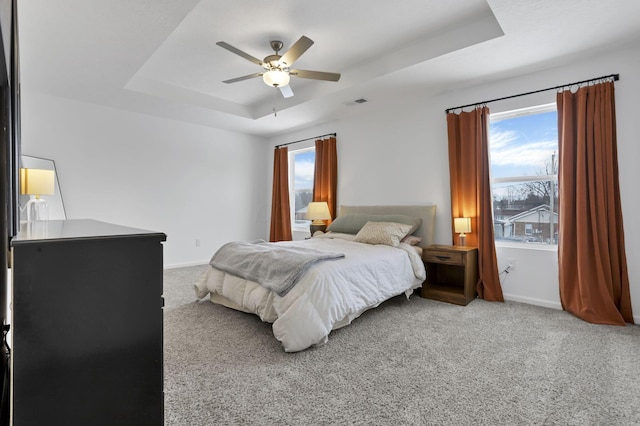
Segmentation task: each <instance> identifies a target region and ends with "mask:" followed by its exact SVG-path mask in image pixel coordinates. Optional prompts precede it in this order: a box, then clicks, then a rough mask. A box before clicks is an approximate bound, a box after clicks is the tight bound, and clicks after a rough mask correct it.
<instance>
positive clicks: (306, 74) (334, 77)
mask: <svg viewBox="0 0 640 426" xmlns="http://www.w3.org/2000/svg"><path fill="white" fill-rule="evenodd" d="M289 74H290V75H295V76H296V77H300V78H311V79H313V80H325V81H338V80H340V74H338V73H335V72H322V71H309V70H291V71H289Z"/></svg>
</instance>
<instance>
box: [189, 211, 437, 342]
mask: <svg viewBox="0 0 640 426" xmlns="http://www.w3.org/2000/svg"><path fill="white" fill-rule="evenodd" d="M435 210H436V206H435V205H423V206H340V210H339V214H338V217H337V218H336V220H335V221H334V222H333V223H332V224H331V225H330V226H329V228H328V229H327V232H326V233H316V234H314V236H313V238H310V239H306V240H302V241H287V242H278V243H264V242H261V241H255V242H249V243H242V242H237V244H241V246H240V247H239V249H240V250H243V248H244V247H245V246H247V245H250V244H255V245H257V246H259V247H261V248H260V250H262V247H264V248H265V249H266V248H272V249H274V250H283V251H284V253H285V255H282V254H281V253H277V254H276V255H274V257H273V258H271V259H270V260H269V261H266V262H265V263H271V262H272V260H273V259H274V258H278V257H280V258H287V257H288V256H287V255H286V253H288V252H289V251H292V252H297V251H304V252H305V253H307V252H312V253H319V254H325V255H326V256H324V257H326V259H321V260H320V261H317V260H315V259H314V260H312V261H309V263H308V265H307V266H305V267H304V268H297V269H302V271H301V272H300V273H299V275H297V276H296V278H295V284H294V285H292V286H288V285H287V286H285V287H287V288H284V289H283V288H282V286H278V282H277V280H272V281H271V282H270V283H266V282H263V283H262V284H258V281H260V282H262V281H263V280H262V279H261V278H260V277H258V278H256V276H254V275H252V274H251V273H249V272H247V273H246V274H242V273H238V272H237V270H234V265H233V264H232V263H231V264H229V262H227V263H220V262H221V259H224V256H222V251H223V249H224V248H225V246H226V245H225V246H223V247H221V249H220V250H218V252H216V254H215V255H214V256H213V257H212V260H211V262H210V266H209V268H207V270H206V271H205V272H203V274H202V275H201V276H200V278H199V279H198V281H197V282H196V283H195V285H194V290H195V294H196V296H197V297H198V298H199V299H203V298H205V297H208V298H209V300H210V301H211V302H213V303H216V304H220V305H223V306H226V307H228V308H231V309H235V310H239V311H243V312H248V313H252V314H255V315H258V316H259V317H260V319H261V320H262V321H265V322H269V323H272V328H273V334H274V336H275V338H276V339H277V340H279V341H280V342H281V343H282V345H283V347H284V350H285V351H286V352H296V351H301V350H304V349H306V348H308V347H310V346H319V345H322V344H325V343H326V342H327V340H328V336H329V334H330V333H331V331H332V330H335V329H338V328H340V327H344V326H346V325H348V324H350V323H351V322H352V321H353V320H354V319H356V318H357V317H359V316H360V315H361V314H362V313H363V312H365V311H366V310H368V309H372V308H375V307H377V306H378V305H380V304H381V303H382V302H384V301H385V300H388V299H389V298H392V297H394V296H397V295H400V294H403V293H404V294H405V295H406V296H407V298H409V296H411V294H412V293H413V291H414V290H415V289H416V288H419V287H420V286H421V285H422V283H423V282H424V280H425V276H426V271H425V269H424V264H423V262H422V260H421V256H420V254H421V248H420V247H421V246H427V245H430V244H432V243H433V234H434V225H435ZM371 222H373V223H371ZM401 222H405V223H401ZM345 231H347V232H345ZM405 233H407V235H406V236H404V234H405ZM230 244H231V243H230ZM233 244H236V243H235V242H234V243H233ZM266 245H269V246H270V247H266ZM250 248H251V247H249V249H250ZM235 249H238V247H234V250H235ZM229 250H230V249H229ZM241 254H242V253H241ZM292 256H294V255H292ZM239 259H240V261H239V264H240V265H242V266H240V267H239V268H240V269H242V268H244V265H243V264H242V263H243V262H242V259H244V254H242V256H240V257H239ZM245 263H246V264H247V265H249V266H250V265H253V264H254V263H255V262H252V261H249V262H245ZM214 265H215V266H214ZM229 265H230V266H231V268H230V269H228V267H229ZM236 269H237V268H236ZM230 271H231V272H230ZM254 273H255V272H254ZM296 273H297V272H296ZM241 275H246V276H244V277H243V276H241ZM267 275H268V276H269V277H270V278H271V277H272V274H271V272H268V273H265V276H267ZM278 279H280V278H278ZM287 279H288V276H287ZM282 280H284V278H283V279H282ZM264 281H267V280H266V278H265V280H264ZM274 282H275V284H274ZM272 285H275V286H276V287H273V286H272Z"/></svg>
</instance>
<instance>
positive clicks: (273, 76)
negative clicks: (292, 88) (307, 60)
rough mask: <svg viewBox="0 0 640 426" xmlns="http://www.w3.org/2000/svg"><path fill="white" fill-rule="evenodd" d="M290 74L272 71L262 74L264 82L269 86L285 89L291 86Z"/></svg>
mask: <svg viewBox="0 0 640 426" xmlns="http://www.w3.org/2000/svg"><path fill="white" fill-rule="evenodd" d="M289 79H290V77H289V73H287V72H285V71H282V70H270V71H267V72H265V73H264V74H262V81H264V82H265V84H266V85H267V86H273V87H284V86H286V85H287V84H289Z"/></svg>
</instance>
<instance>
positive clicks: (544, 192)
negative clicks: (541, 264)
mask: <svg viewBox="0 0 640 426" xmlns="http://www.w3.org/2000/svg"><path fill="white" fill-rule="evenodd" d="M557 117H558V115H557V112H556V106H555V104H549V105H542V106H539V107H533V108H527V109H521V110H515V111H508V112H504V113H498V114H491V119H490V120H491V122H490V125H489V151H490V163H491V192H492V196H493V223H494V233H495V239H496V241H512V242H517V243H528V244H557V243H558V184H557V182H558V118H557Z"/></svg>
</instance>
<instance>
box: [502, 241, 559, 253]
mask: <svg viewBox="0 0 640 426" xmlns="http://www.w3.org/2000/svg"><path fill="white" fill-rule="evenodd" d="M495 244H496V248H510V249H514V248H515V249H521V250H540V251H558V245H557V244H553V245H552V244H536V243H515V242H506V241H496V242H495Z"/></svg>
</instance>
